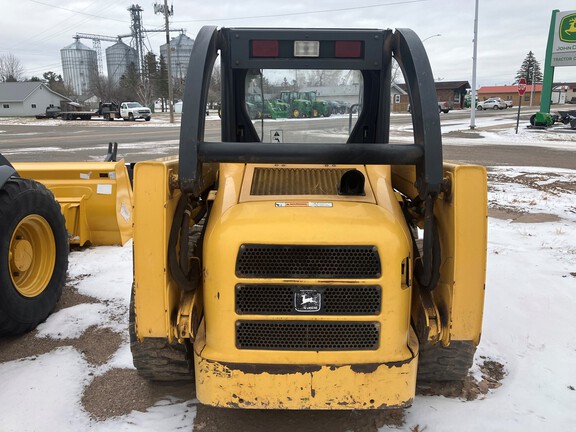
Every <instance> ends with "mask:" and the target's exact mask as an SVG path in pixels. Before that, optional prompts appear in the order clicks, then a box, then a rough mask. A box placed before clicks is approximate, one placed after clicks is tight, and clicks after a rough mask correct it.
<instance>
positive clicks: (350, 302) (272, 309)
mask: <svg viewBox="0 0 576 432" xmlns="http://www.w3.org/2000/svg"><path fill="white" fill-rule="evenodd" d="M301 289H305V290H306V289H313V290H314V291H317V292H319V293H321V308H320V310H318V311H317V312H305V313H311V314H314V315H378V314H379V313H380V309H381V304H382V290H381V288H380V287H379V286H377V285H341V286H335V285H279V284H278V285H271V284H238V285H237V286H236V313H237V314H239V315H302V313H303V312H302V311H297V310H296V308H295V295H296V293H297V292H298V291H299V290H301Z"/></svg>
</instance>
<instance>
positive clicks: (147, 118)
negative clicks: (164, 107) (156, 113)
mask: <svg viewBox="0 0 576 432" xmlns="http://www.w3.org/2000/svg"><path fill="white" fill-rule="evenodd" d="M151 118H152V117H150V116H148V117H146V118H145V119H144V120H146V121H150V119H151Z"/></svg>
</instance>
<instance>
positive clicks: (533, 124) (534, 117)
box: [530, 114, 536, 126]
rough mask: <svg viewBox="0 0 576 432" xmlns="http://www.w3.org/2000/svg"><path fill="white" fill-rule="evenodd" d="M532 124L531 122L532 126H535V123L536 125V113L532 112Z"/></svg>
mask: <svg viewBox="0 0 576 432" xmlns="http://www.w3.org/2000/svg"><path fill="white" fill-rule="evenodd" d="M530 124H531V125H532V126H535V125H536V114H532V115H531V116H530Z"/></svg>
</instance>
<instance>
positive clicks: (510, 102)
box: [504, 99, 514, 108]
mask: <svg viewBox="0 0 576 432" xmlns="http://www.w3.org/2000/svg"><path fill="white" fill-rule="evenodd" d="M504 102H506V108H512V107H513V106H514V102H512V99H506V100H505V101H504Z"/></svg>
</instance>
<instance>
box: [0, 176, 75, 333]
mask: <svg viewBox="0 0 576 432" xmlns="http://www.w3.org/2000/svg"><path fill="white" fill-rule="evenodd" d="M0 227H2V229H0V336H6V335H18V334H22V333H25V332H28V331H30V330H33V329H34V328H35V327H36V326H37V325H38V324H39V323H41V322H42V321H44V320H45V319H46V318H47V317H48V315H50V313H51V312H52V310H53V309H54V307H55V306H56V303H57V302H58V300H59V299H60V295H61V294H62V288H63V287H64V284H65V282H66V272H67V270H68V250H69V245H68V233H67V231H66V223H65V221H64V217H63V216H62V213H61V210H60V205H59V204H58V203H57V202H56V200H55V199H54V195H52V192H50V191H49V190H48V189H46V187H45V186H44V185H42V184H40V183H38V182H36V181H34V180H29V179H23V178H12V179H10V180H8V181H7V182H6V184H5V185H4V187H3V188H2V189H0Z"/></svg>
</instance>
